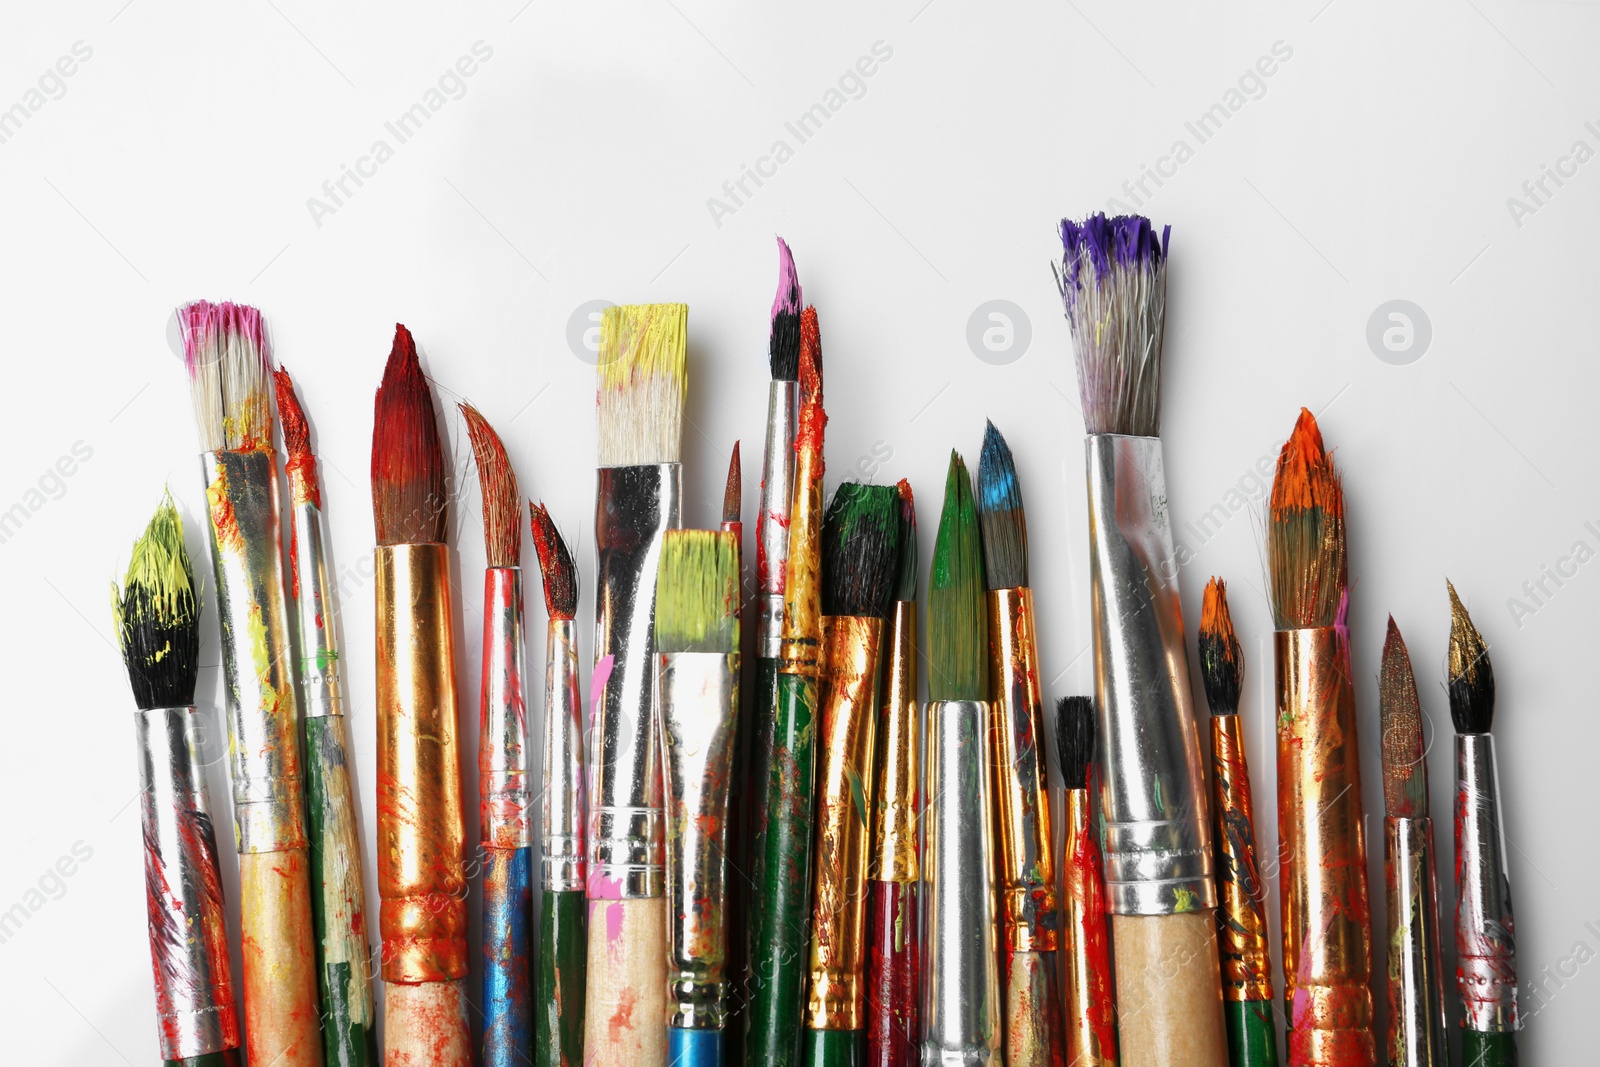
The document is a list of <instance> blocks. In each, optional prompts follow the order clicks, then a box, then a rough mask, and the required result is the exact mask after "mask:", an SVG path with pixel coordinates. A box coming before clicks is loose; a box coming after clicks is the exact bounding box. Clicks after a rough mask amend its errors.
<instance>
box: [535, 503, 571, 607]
mask: <svg viewBox="0 0 1600 1067" xmlns="http://www.w3.org/2000/svg"><path fill="white" fill-rule="evenodd" d="M528 518H529V522H530V523H531V525H532V527H533V550H534V551H535V552H537V553H538V554H539V572H540V574H542V575H543V576H544V610H545V612H546V614H548V615H549V616H550V617H551V618H552V619H572V618H576V617H577V614H578V570H577V568H576V567H574V566H573V565H572V553H571V552H568V551H567V543H566V541H564V540H562V538H561V531H560V530H558V529H556V524H555V522H554V521H552V520H551V518H550V512H549V511H548V510H546V509H545V506H544V505H543V504H535V503H534V502H533V501H531V500H530V501H529V502H528Z"/></svg>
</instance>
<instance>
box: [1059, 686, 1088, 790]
mask: <svg viewBox="0 0 1600 1067" xmlns="http://www.w3.org/2000/svg"><path fill="white" fill-rule="evenodd" d="M1094 732H1095V721H1094V700H1093V699H1092V698H1090V697H1082V696H1072V697H1062V698H1061V699H1060V700H1058V701H1056V749H1057V751H1058V754H1059V755H1060V757H1061V781H1062V783H1063V784H1065V785H1066V787H1067V788H1068V789H1087V788H1088V787H1089V764H1091V763H1093V762H1094Z"/></svg>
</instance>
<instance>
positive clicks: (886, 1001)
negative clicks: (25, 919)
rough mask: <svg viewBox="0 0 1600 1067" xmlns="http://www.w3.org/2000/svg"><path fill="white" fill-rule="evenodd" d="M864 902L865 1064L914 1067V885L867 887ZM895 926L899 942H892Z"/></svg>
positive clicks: (916, 964)
mask: <svg viewBox="0 0 1600 1067" xmlns="http://www.w3.org/2000/svg"><path fill="white" fill-rule="evenodd" d="M869 892H870V896H869V898H868V903H867V994H866V1000H867V1061H866V1062H867V1064H868V1067H917V1065H918V1064H919V1062H920V1059H919V1055H918V1052H919V1048H918V1045H919V1036H920V1035H919V1025H918V996H919V980H920V965H921V961H920V960H919V959H918V954H919V951H920V946H919V944H918V936H917V912H918V908H917V886H916V884H915V883H900V882H873V883H872V884H871V888H870V890H869ZM896 923H898V924H899V927H900V941H899V942H898V943H897V942H896V939H895V927H896Z"/></svg>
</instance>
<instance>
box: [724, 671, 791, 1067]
mask: <svg viewBox="0 0 1600 1067" xmlns="http://www.w3.org/2000/svg"><path fill="white" fill-rule="evenodd" d="M754 667H755V671H754V673H755V679H754V693H753V694H752V700H751V703H750V704H749V705H748V706H749V709H750V711H749V714H741V715H740V716H739V721H740V729H741V730H743V731H745V733H746V734H747V736H748V742H749V745H750V752H749V756H748V760H749V762H748V763H747V764H746V767H745V771H744V778H745V780H746V781H747V782H748V783H749V784H748V785H747V786H746V787H745V796H744V801H743V805H742V806H743V807H744V809H745V811H744V813H743V819H744V827H743V830H744V837H743V840H742V847H743V856H742V862H741V863H740V864H739V865H738V866H737V868H733V867H730V868H729V870H728V890H729V898H730V905H729V906H730V909H732V908H738V909H739V911H740V919H739V921H738V922H737V923H735V922H734V921H733V920H732V914H733V913H732V911H731V910H730V912H729V923H728V942H729V946H730V948H731V947H732V945H733V943H734V942H738V943H739V959H738V960H737V963H736V964H735V961H733V960H731V959H730V961H729V962H730V965H734V966H736V969H732V970H730V972H729V973H730V975H731V978H730V980H729V985H730V988H731V989H732V991H733V996H731V997H730V998H729V1000H730V1001H731V1003H730V1004H729V1005H728V1016H727V1020H726V1021H725V1022H724V1024H723V1028H724V1029H725V1030H726V1031H727V1034H728V1046H729V1049H728V1052H727V1054H726V1056H725V1059H727V1060H728V1061H729V1062H730V1063H742V1062H743V1061H744V1051H745V1045H744V1034H745V1018H746V1013H747V1012H748V1010H749V1003H750V987H751V973H752V972H751V970H750V961H751V960H752V959H753V958H754V957H753V956H752V952H753V950H754V947H755V925H754V915H755V909H756V908H757V907H758V904H757V901H756V898H757V897H758V896H759V895H760V892H761V887H760V885H759V884H758V883H757V882H756V880H755V872H756V869H757V868H758V867H759V866H760V863H761V855H762V852H763V850H765V848H766V844H767V822H768V808H767V801H768V799H769V796H768V789H767V768H768V767H769V766H770V765H771V762H772V729H773V724H774V721H775V720H776V718H777V713H778V661H777V660H775V659H758V660H756V661H755V664H754ZM735 901H736V902H737V903H733V902H735Z"/></svg>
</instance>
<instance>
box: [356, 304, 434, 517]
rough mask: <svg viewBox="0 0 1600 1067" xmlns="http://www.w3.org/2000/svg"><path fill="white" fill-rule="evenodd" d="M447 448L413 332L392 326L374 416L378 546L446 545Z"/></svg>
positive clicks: (374, 503)
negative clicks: (392, 343)
mask: <svg viewBox="0 0 1600 1067" xmlns="http://www.w3.org/2000/svg"><path fill="white" fill-rule="evenodd" d="M445 472H446V468H445V461H444V449H443V447H442V446H441V445H440V443H439V423H438V420H437V419H436V418H435V417H434V414H433V391H432V390H431V389H430V388H429V387H428V379H427V378H425V377H423V375H422V364H421V363H420V362H419V361H418V360H417V346H416V343H415V342H414V341H413V340H412V339H411V331H410V330H407V329H406V328H405V327H404V326H401V325H400V324H399V323H396V324H395V327H394V345H393V347H391V348H390V350H389V362H388V363H387V364H386V365H385V366H384V368H383V383H382V384H381V385H379V386H378V394H377V397H376V398H375V399H374V401H373V412H372V522H373V526H374V527H375V528H376V531H377V535H378V544H380V545H400V544H443V543H444V542H445V540H446V533H447V531H448V529H449V514H448V512H449V505H450V501H449V494H448V492H447V490H446V485H445V478H446V473H445Z"/></svg>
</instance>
